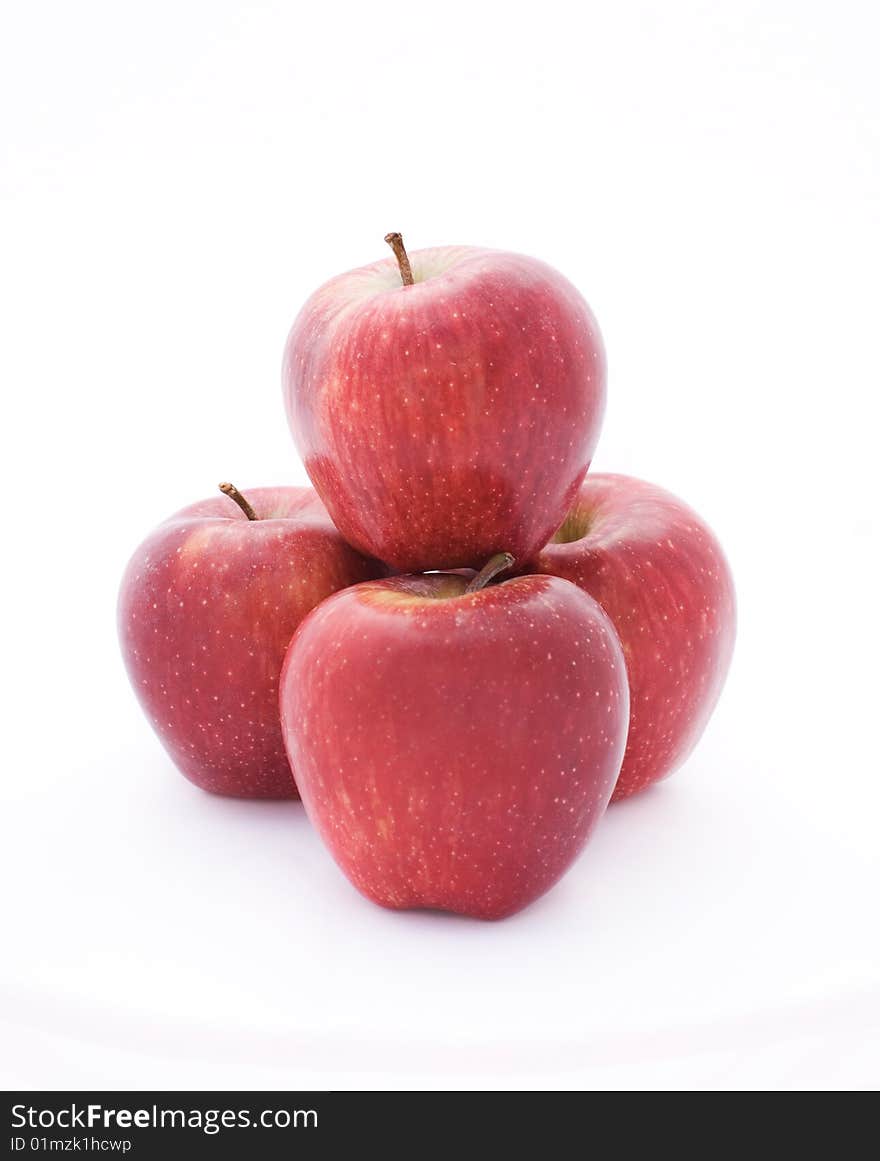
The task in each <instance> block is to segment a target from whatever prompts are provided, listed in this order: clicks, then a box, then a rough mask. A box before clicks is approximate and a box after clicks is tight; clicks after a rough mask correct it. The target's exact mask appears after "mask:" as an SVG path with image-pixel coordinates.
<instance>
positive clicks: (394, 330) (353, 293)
mask: <svg viewBox="0 0 880 1161" xmlns="http://www.w3.org/2000/svg"><path fill="white" fill-rule="evenodd" d="M411 262H412V268H413V272H414V275H415V279H416V281H415V284H414V285H411V286H404V285H403V284H402V282H401V276H400V272H399V270H398V267H397V264H396V262H395V261H394V259H393V258H389V259H387V260H383V261H380V262H376V263H374V264H373V265H371V266H365V267H362V268H361V269H359V270H354V271H351V272H350V273H348V274H343V275H340V276H339V277H337V278H334V279H332V280H331V281H330V282H328V283H326V284H325V285H324V286H323V287H321V289H319V290H318V291H316V293H315V294H314V295H312V297H311V298H310V299H309V301H308V302H307V303H306V305H305V306H304V307H303V309H302V311H301V312H300V314H299V316H298V318H297V319H296V321H295V323H294V325H293V328H292V330H291V332H290V336H289V338H288V340H287V346H286V349H285V353H284V366H283V372H282V379H283V387H284V396H285V403H286V407H287V415H288V420H289V422H290V427H291V431H292V433H293V436H294V440H295V442H296V445H297V447H298V449H299V451H300V453H301V455H302V458H303V460H304V462H305V466H306V470H307V471H308V473H309V476H310V478H311V480H312V483H313V484H314V485H315V488H316V489H317V491H318V494H319V495H320V497H321V499H322V500H323V502H324V503H325V504H326V506H327V509H328V510H329V512H330V515H331V516H332V518H333V520H334V522H335V524H336V526H337V527H338V528H339V530H340V532H341V533H342V534H343V536H344V537H345V538H346V540H348V541H349V543H350V544H353V545H354V546H355V547H356V548H358V549H360V550H361V551H362V552H364V553H367V554H368V555H370V556H374V557H377V558H378V559H380V560H384V561H386V562H387V563H388V564H389V565H390V566H392V568H393V569H394V570H396V571H399V572H423V571H427V570H433V569H443V568H459V567H474V568H479V567H481V566H482V564H483V563H484V561H485V560H487V559H488V558H489V557H491V556H492V555H494V554H495V553H498V552H509V553H511V554H512V555H513V556H514V557H515V558H516V560H517V561H518V562H520V563H521V564H525V562H526V561H527V560H528V559H529V558H530V557H532V556H533V555H534V554H535V553H536V552H538V551H539V550H540V549H541V547H542V546H543V545H544V544H545V543H546V541H547V540H548V539H549V538H550V536H551V535H552V534H553V532H554V531H555V529H556V528H558V526H559V524H560V523H561V522H562V519H563V517H564V516H565V513H566V511H567V510H568V508H569V506H570V504H571V503H572V501H573V500H574V497H575V494H576V492H577V488H578V486H579V484H580V482H581V480H582V479H583V476H584V473H585V471H586V470H587V467H588V465H589V462H590V457H591V456H592V454H593V449H594V448H595V446H596V441H597V440H598V437H599V429H600V427H601V423H602V415H603V411H604V406H605V354H604V350H603V346H602V339H601V336H600V334H599V328H598V326H597V324H596V320H595V319H594V317H593V315H592V313H591V312H590V308H589V307H588V306H587V304H586V302H584V300H583V298H582V297H581V296H580V294H579V293H578V291H577V290H576V289H575V288H574V287H573V286H572V285H571V283H570V282H568V281H567V280H566V279H565V278H563V277H562V275H561V274H558V273H557V272H556V271H555V270H553V269H551V268H550V267H549V266H546V265H545V264H544V263H543V262H539V261H537V260H536V259H534V258H527V257H523V256H522V255H519V254H509V253H505V252H501V251H494V250H485V249H478V248H474V247H468V246H446V247H438V248H435V249H430V250H421V251H416V252H414V253H413V254H412V255H411Z"/></svg>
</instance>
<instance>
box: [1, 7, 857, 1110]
mask: <svg viewBox="0 0 880 1161" xmlns="http://www.w3.org/2000/svg"><path fill="white" fill-rule="evenodd" d="M878 34H880V24H878V17H877V8H876V5H874V4H872V3H870V2H869V0H865V2H864V3H857V2H855V0H838V2H837V3H835V4H833V5H829V4H827V3H824V2H823V3H813V2H805V0H792V2H791V3H785V2H781V0H776V2H769V3H768V2H767V0H762V2H758V0H748V2H739V0H738V2H736V3H733V2H730V3H718V2H714V0H707V2H706V3H688V2H683V0H677V2H670V3H666V4H662V5H661V4H653V3H634V2H616V3H613V4H611V3H607V2H602V3H598V2H593V0H590V2H588V3H578V4H574V3H571V4H569V3H560V2H558V0H543V2H542V3H541V4H538V5H535V4H524V3H519V2H517V0H505V2H504V3H479V2H474V0H468V2H467V3H458V2H457V0H446V2H445V3H443V4H441V5H437V4H430V5H428V4H424V3H419V2H417V0H416V2H413V0H407V2H401V3H396V2H389V0H379V2H374V3H369V4H365V3H340V2H338V0H337V2H330V3H323V4H321V3H315V4H308V5H307V4H296V3H291V2H289V0H278V2H277V3H269V2H258V3H249V4H245V3H231V2H225V0H210V2H208V0H204V2H197V0H183V2H181V0H151V2H150V3H131V2H128V3H119V2H117V0H113V2H110V0H108V2H106V3H98V2H95V0H80V2H79V3H77V4H69V3H66V2H62V0H57V2H39V0H36V2H35V0H28V2H25V0H19V2H15V3H9V2H8V0H7V2H6V3H4V4H3V5H2V26H0V117H2V138H0V145H2V160H0V197H2V205H0V330H2V343H0V383H2V391H3V397H2V398H3V411H2V416H3V423H2V432H3V468H2V472H3V475H2V481H0V484H2V487H0V495H2V511H0V520H2V527H3V536H2V540H0V545H2V553H3V567H2V584H3V593H4V596H3V614H4V615H3V635H2V647H3V658H2V682H3V690H2V705H3V710H4V718H5V725H4V735H3V737H4V746H3V749H4V756H3V761H2V766H3V774H2V786H3V795H4V804H3V806H2V812H0V826H2V832H0V858H2V866H0V881H2V884H3V892H4V895H5V898H4V901H3V911H2V915H3V921H2V922H3V928H2V930H3V939H4V943H5V949H4V951H3V954H2V959H0V1042H2V1045H3V1050H2V1060H3V1064H2V1073H0V1082H2V1084H3V1085H4V1086H6V1087H11V1086H24V1087H53V1086H54V1087H72V1088H76V1087H83V1086H85V1087H88V1086H115V1087H121V1088H125V1087H138V1086H159V1087H163V1086H171V1087H199V1088H213V1087H217V1086H224V1087H232V1088H238V1087H247V1086H256V1087H261V1086H268V1087H287V1086H293V1087H301V1086H308V1085H311V1086H318V1087H336V1088H347V1087H376V1088H393V1087H413V1088H424V1087H440V1088H443V1087H478V1088H493V1087H497V1088H529V1087H563V1088H579V1087H603V1088H630V1089H631V1088H642V1087H654V1088H697V1089H715V1088H772V1089H786V1088H802V1087H807V1088H809V1087H815V1088H843V1087H854V1088H870V1087H875V1086H876V1085H877V1083H878V1082H880V1064H878V1057H880V974H878V953H880V937H878V930H877V889H878V886H880V881H878V880H880V875H878V859H877V848H878V841H877V834H878V816H880V783H878V777H880V770H878V762H877V753H876V721H877V702H876V695H877V661H876V655H877V649H878V634H877V628H878V624H877V615H876V605H877V599H876V595H877V584H878V551H877V550H878V539H880V537H878V518H877V501H878V488H877V420H878V415H877V387H878V372H880V356H878V346H880V342H878V318H880V312H878V307H880V302H878V270H880V229H878V204H880V161H878V158H880V141H878V132H880V130H878V126H880V91H878V72H877V68H876V55H875V54H876V46H877V42H878ZM390 229H400V230H402V231H403V232H404V234H405V237H406V239H407V241H408V243H409V245H410V246H411V247H412V248H418V247H419V246H421V245H432V244H440V243H444V242H472V243H478V244H486V245H492V246H499V247H504V248H509V249H515V250H521V251H524V252H526V253H532V254H536V255H538V256H540V257H543V258H545V259H546V260H547V261H549V262H551V263H552V264H554V265H556V266H557V267H558V268H560V269H561V270H562V271H563V272H564V273H566V274H567V275H568V276H569V277H570V278H571V279H572V280H573V281H574V282H575V283H577V284H578V285H579V286H580V288H581V289H582V290H583V292H584V293H585V295H586V296H587V298H588V299H589V300H590V302H591V304H592V306H593V308H594V310H595V311H596V313H597V315H598V318H599V320H600V323H601V325H602V328H603V331H604V334H605V339H606V343H607V347H608V353H609V365H610V380H609V408H608V414H607V422H606V426H605V431H604V436H603V439H602V442H601V445H600V450H599V453H598V455H597V458H596V461H595V465H596V467H598V468H602V469H607V470H616V471H623V472H629V473H632V474H635V475H641V476H644V477H646V478H648V479H651V480H654V481H656V482H657V483H661V484H663V485H665V486H666V487H668V488H670V489H672V490H673V491H676V492H678V493H679V494H680V495H682V496H683V497H685V498H686V499H687V500H688V501H689V502H690V503H692V504H693V505H694V506H695V507H696V508H697V509H698V510H700V511H701V512H702V513H703V514H704V516H705V517H706V518H707V519H708V520H709V522H710V523H711V524H712V525H713V526H714V527H715V529H716V530H717V532H718V534H719V536H720V537H721V539H722V541H723V543H724V545H725V547H726V549H727V552H728V555H729V557H730V560H731V562H732V565H733V569H734V574H735V577H736V580H737V584H738V591H739V598H740V635H739V641H738V650H737V654H736V657H735V661H734V667H733V670H732V673H731V677H730V681H729V684H728V687H727V689H726V692H725V695H724V697H723V699H722V702H721V705H720V707H719V709H718V712H717V713H716V715H715V718H714V719H713V721H712V723H711V725H710V728H709V730H708V732H707V734H706V736H705V738H704V740H703V742H702V744H701V745H700V747H699V748H698V750H697V751H696V753H695V754H694V756H693V757H692V759H691V760H690V761H689V762H688V763H687V765H686V767H685V768H684V769H683V770H682V771H681V772H680V773H679V774H678V775H677V776H676V777H675V778H674V779H673V780H672V781H670V782H668V783H667V784H665V785H664V786H662V787H660V788H658V789H656V790H654V791H652V792H650V793H648V794H645V795H644V796H642V797H640V798H638V799H636V800H632V801H630V802H627V803H624V804H622V805H620V806H617V807H615V808H613V809H612V810H610V811H609V814H608V815H607V817H606V820H605V822H604V824H603V826H602V828H601V830H600V831H599V833H597V835H596V838H595V840H594V842H593V843H592V845H591V847H590V849H589V850H588V851H587V853H586V855H585V856H584V857H583V859H582V860H581V861H580V862H579V864H578V865H577V866H576V867H575V868H574V869H573V870H572V871H571V873H570V874H569V875H568V877H567V878H566V879H565V880H564V881H563V882H562V884H561V885H560V886H559V887H558V888H557V889H555V890H554V891H553V892H551V894H549V895H548V896H547V897H545V899H544V900H542V901H541V902H539V903H538V904H537V905H535V906H534V907H532V908H531V909H530V910H528V911H526V912H525V913H523V914H521V915H520V916H518V917H516V918H513V919H511V920H509V921H506V922H504V923H501V924H495V925H485V924H480V923H476V922H469V921H466V920H460V919H453V918H448V917H443V916H436V915H429V914H415V913H411V914H393V913H389V912H384V911H382V910H380V909H378V908H375V907H373V906H371V905H370V904H368V903H366V902H365V901H364V900H363V899H361V898H360V897H359V896H358V895H357V894H356V893H355V892H354V890H353V889H352V888H351V887H349V885H348V883H347V882H346V881H345V880H344V879H343V878H342V876H341V874H340V873H339V872H338V871H337V869H336V867H335V865H334V864H333V863H332V862H331V860H330V859H329V857H328V856H327V855H326V854H325V852H324V851H323V849H322V848H321V847H320V845H319V843H318V841H317V839H316V837H315V836H314V834H313V833H312V832H311V830H310V828H309V825H308V823H307V821H306V819H305V818H304V816H303V813H302V810H301V808H299V807H298V806H296V805H292V804H290V805H265V804H249V803H240V802H230V801H223V800H220V799H216V798H210V797H208V796H206V795H203V794H201V793H200V792H198V791H197V790H195V789H194V788H193V787H191V786H190V785H189V784H188V783H186V782H185V781H184V780H183V779H182V778H180V777H179V776H178V775H177V774H176V773H175V771H174V770H173V768H172V766H171V765H170V763H169V761H168V760H167V759H166V757H165V756H164V753H163V751H162V750H161V749H160V747H159V745H158V743H157V742H156V741H155V739H154V738H153V736H152V734H151V733H150V730H149V728H148V726H147V724H146V722H145V720H144V719H143V718H142V716H141V714H140V711H139V710H138V708H137V706H136V704H135V702H134V699H133V697H132V695H131V692H130V690H129V688H128V685H127V683H126V679H125V676H124V673H123V670H122V667H121V663H120V661H119V658H118V651H117V645H116V638H115V623H114V604H115V598H116V588H117V585H118V581H119V577H120V574H121V572H122V569H123V566H124V564H125V561H126V559H127V557H128V555H129V553H130V552H131V551H132V550H133V548H134V547H135V545H136V544H137V542H138V541H139V540H140V539H141V538H142V537H143V536H144V535H145V534H146V533H147V531H148V530H149V529H150V528H151V526H152V525H154V524H155V523H157V522H158V521H159V520H160V519H162V518H163V517H164V516H165V515H167V514H168V513H169V512H171V511H173V510H174V509H175V508H177V507H178V506H180V505H182V504H184V503H188V502H190V501H192V500H195V499H198V498H200V497H202V496H204V495H209V494H211V493H212V491H213V489H214V487H215V485H216V482H217V481H218V480H220V479H223V478H227V477H228V478H231V479H233V480H235V481H236V482H237V483H239V485H240V486H241V487H243V488H244V487H246V486H248V485H251V486H253V485H257V484H264V483H283V482H299V481H304V479H305V477H304V475H303V472H302V469H301V467H300V466H299V464H298V463H297V460H296V458H295V454H294V451H293V447H292V444H291V441H290V438H289V435H288V433H287V429H286V426H285V422H284V417H283V411H282V404H281V394H280V388H279V367H280V355H281V348H282V344H283V341H284V338H285V335H286V331H287V328H288V325H289V323H290V322H291V320H292V318H293V316H294V314H295V312H296V310H297V309H298V307H299V306H300V304H301V303H302V301H303V300H304V299H305V297H306V296H307V295H308V294H309V293H310V292H311V290H312V289H314V288H315V286H317V285H318V284H319V283H320V282H322V281H323V280H324V279H326V278H327V277H329V276H331V275H333V274H335V273H338V272H340V271H343V270H346V269H348V268H350V267H352V266H355V265H359V264H361V263H363V262H367V261H372V260H374V259H376V258H378V257H382V256H383V255H385V254H386V252H387V250H386V247H385V246H384V244H383V242H382V236H383V234H384V233H385V232H386V231H387V230H390Z"/></svg>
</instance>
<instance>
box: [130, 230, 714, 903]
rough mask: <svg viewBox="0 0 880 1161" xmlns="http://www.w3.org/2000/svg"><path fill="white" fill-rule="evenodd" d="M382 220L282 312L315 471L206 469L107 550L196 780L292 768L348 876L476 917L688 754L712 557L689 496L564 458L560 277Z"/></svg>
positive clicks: (590, 430)
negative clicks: (187, 495) (223, 477)
mask: <svg viewBox="0 0 880 1161" xmlns="http://www.w3.org/2000/svg"><path fill="white" fill-rule="evenodd" d="M386 241H387V242H388V243H389V244H390V245H391V247H392V249H393V251H394V257H389V258H387V259H385V260H383V261H379V262H376V263H374V264H373V265H371V266H367V267H364V268H362V269H359V270H355V271H352V272H351V273H349V274H344V275H341V276H340V277H338V278H335V279H333V280H331V281H330V282H328V283H327V284H326V285H325V286H323V287H321V288H320V289H319V290H318V291H316V293H315V294H314V295H313V296H312V297H311V298H310V299H309V301H308V302H307V303H306V304H305V306H304V307H303V309H302V311H301V312H300V314H299V316H298V318H297V319H296V321H295V323H294V325H293V329H292V330H291V333H290V336H289V338H288V341H287V346H286V350H285V354H284V367H283V386H284V394H285V401H286V406H287V415H288V419H289V422H290V427H291V430H292V432H293V436H294V439H295V441H296V444H297V447H298V449H299V451H300V453H301V455H302V458H303V461H304V463H305V467H306V470H307V472H308V474H309V477H310V479H311V480H312V483H313V484H314V491H312V489H310V488H292V487H277V488H253V489H249V490H245V491H244V492H239V491H238V489H237V488H235V487H234V486H233V485H232V484H222V485H221V492H222V493H223V494H218V495H217V496H216V497H215V498H213V499H208V500H204V501H202V502H200V503H197V504H193V505H191V506H190V507H187V508H184V509H182V510H181V511H180V512H178V513H177V514H176V515H174V516H172V517H171V518H170V519H169V520H167V521H166V522H165V523H164V524H162V525H160V526H159V527H158V528H157V529H156V530H155V531H154V532H153V533H152V535H151V536H150V537H149V538H148V539H147V540H146V541H145V542H144V543H143V544H142V545H141V547H140V548H139V549H138V550H137V552H136V553H135V554H134V557H133V558H132V560H131V562H130V563H129V566H128V569H127V571H126V574H125V577H124V580H123V584H122V591H121V595H120V602H119V631H120V637H121V642H122V650H123V654H124V657H125V661H126V664H127V667H128V672H129V675H130V677H131V681H132V684H133V686H134V689H135V691H136V693H137V695H138V697H139V699H140V701H141V704H142V705H143V707H144V710H145V711H146V713H147V715H148V717H149V719H150V721H151V722H152V724H153V726H154V728H155V730H156V732H157V733H158V735H159V737H160V739H161V741H162V742H163V744H164V745H165V747H166V749H167V750H168V752H169V754H170V755H171V757H172V759H173V760H174V762H175V763H176V765H177V766H178V768H179V769H180V770H181V772H182V773H183V774H184V775H185V776H186V777H187V778H189V779H190V780H191V781H192V782H194V783H195V784H196V785H197V786H200V787H201V788H203V789H204V790H208V791H211V792H213V793H216V794H226V795H235V796H238V797H242V798H292V797H297V796H298V795H299V796H301V797H302V800H303V803H304V805H305V809H306V811H307V812H308V815H309V817H310V819H311V820H312V822H313V823H314V825H315V827H316V828H317V830H318V832H319V833H320V835H321V837H322V838H323V840H324V842H325V843H326V845H327V847H328V849H329V850H330V853H331V854H332V855H333V857H334V858H335V860H336V862H337V863H338V864H339V866H340V867H341V868H342V870H343V871H344V873H345V874H346V875H347V876H348V878H349V879H350V880H351V881H352V883H353V884H354V885H355V886H356V887H357V888H358V889H359V890H360V891H361V892H362V893H363V894H364V895H366V896H367V897H368V898H370V899H372V900H374V901H375V902H376V903H379V904H382V905H383V906H386V907H393V908H411V907H422V908H438V909H442V910H448V911H455V912H459V913H462V914H465V915H473V916H478V917H481V918H487V919H488V918H500V917H503V916H506V915H510V914H512V913H514V912H516V911H519V910H520V909H521V908H523V907H525V906H526V905H527V904H529V903H530V902H532V901H533V900H535V899H536V898H538V897H539V896H540V895H542V894H543V893H544V892H545V891H547V890H548V889H549V888H550V887H551V886H552V885H553V884H554V883H555V882H556V881H557V880H558V879H559V878H560V876H561V875H563V874H564V872H565V871H566V869H567V868H568V867H569V866H570V865H571V863H572V861H573V860H574V859H575V858H576V857H577V856H578V855H579V853H580V852H581V850H582V849H583V847H584V845H585V843H586V842H587V840H588V838H589V836H590V833H591V832H592V830H593V828H594V827H595V825H596V824H597V823H598V821H599V819H600V818H601V816H602V814H603V812H604V810H605V808H606V806H607V805H608V803H609V801H611V800H614V799H619V798H623V797H625V796H627V795H630V794H634V793H636V792H637V791H640V790H643V789H644V788H645V787H647V786H650V785H651V784H652V783H654V782H657V781H658V780H659V779H661V778H664V777H666V775H668V774H669V773H671V772H672V771H673V770H674V769H675V768H676V767H677V766H679V765H680V764H681V763H682V762H683V761H684V759H685V758H686V757H687V755H688V754H689V752H690V751H691V749H692V747H693V746H694V745H695V743H696V742H697V740H698V738H699V736H700V734H701V733H702V731H703V728H704V727H705V725H706V722H707V720H708V717H709V715H710V714H711V712H712V709H713V707H714V705H715V703H716V701H717V699H718V696H719V693H720V691H721V686H722V684H723V682H724V679H725V676H726V673H727V669H728V666H729V663H730V657H731V651H732V648H733V639H734V631H735V606H734V593H733V585H732V582H731V577H730V571H729V569H728V566H727V563H726V561H725V559H724V555H723V553H722V551H721V549H720V547H719V545H718V542H717V541H716V539H715V537H714V536H713V534H712V533H711V532H710V530H709V529H708V528H707V527H706V525H705V524H704V523H703V521H702V520H700V518H699V517H698V516H697V515H696V514H695V513H694V512H693V511H692V510H691V509H690V508H689V507H687V506H686V505H685V504H683V503H682V502H681V501H679V500H677V499H676V498H675V497H674V496H671V495H670V494H669V493H668V492H665V491H663V490H662V489H660V488H658V487H655V486H654V485H652V484H648V483H644V482H642V481H640V480H636V479H632V478H629V477H625V476H619V475H606V474H596V473H592V474H589V475H588V474H587V469H588V468H589V465H590V460H591V458H592V455H593V451H594V449H595V446H596V442H597V440H598V437H599V431H600V427H601V423H602V415H603V410H604V404H605V356H604V351H603V347H602V340H601V336H600V334H599V329H598V326H597V324H596V320H595V318H594V317H593V315H592V313H591V311H590V309H589V307H588V306H587V304H586V302H584V300H583V298H582V297H581V296H580V294H579V293H578V291H577V290H576V289H575V288H574V287H573V286H572V285H571V283H569V282H568V281H567V280H566V279H565V278H563V277H562V276H561V275H560V274H558V273H557V272H556V271H554V270H552V269H551V268H550V267H548V266H546V265H544V264H543V263H541V262H538V261H536V260H535V259H532V258H526V257H522V256H521V255H517V254H509V253H502V252H498V251H493V250H484V249H476V248H471V247H464V246H461V247H443V248H436V249H429V250H422V251H420V252H416V253H413V254H412V256H411V257H410V256H408V255H407V253H406V250H405V248H404V245H403V241H402V239H401V237H400V235H399V234H389V235H388V236H387V238H386Z"/></svg>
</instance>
